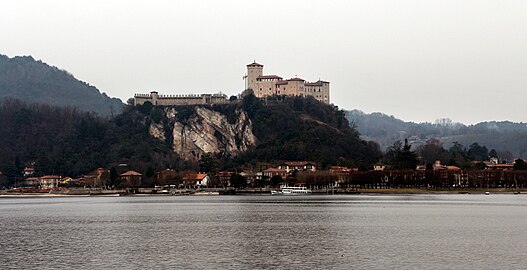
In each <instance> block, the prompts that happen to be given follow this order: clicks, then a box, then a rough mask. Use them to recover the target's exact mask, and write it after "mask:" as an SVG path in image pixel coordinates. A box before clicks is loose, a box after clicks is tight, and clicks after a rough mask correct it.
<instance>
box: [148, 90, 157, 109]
mask: <svg viewBox="0 0 527 270" xmlns="http://www.w3.org/2000/svg"><path fill="white" fill-rule="evenodd" d="M158 97H159V94H158V93H157V91H152V92H150V98H151V99H152V105H154V106H156V105H157V99H158Z"/></svg>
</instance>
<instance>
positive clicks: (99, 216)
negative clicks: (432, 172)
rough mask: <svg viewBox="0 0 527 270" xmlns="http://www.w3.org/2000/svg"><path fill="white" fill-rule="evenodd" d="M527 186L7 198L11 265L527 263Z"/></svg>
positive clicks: (6, 246) (4, 260) (2, 205)
mask: <svg viewBox="0 0 527 270" xmlns="http://www.w3.org/2000/svg"><path fill="white" fill-rule="evenodd" d="M526 252H527V195H512V194H511V195H494V194H493V195H490V196H485V195H399V196H386V195H376V196H367V195H354V196H344V195H338V196H318V195H312V196H298V197H295V196H292V197H287V196H204V197H200V196H188V197H53V198H2V199H0V265H1V268H2V269H164V268H172V269H521V268H526V267H527V262H526V261H525V253H526Z"/></svg>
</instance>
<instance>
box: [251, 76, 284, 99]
mask: <svg viewBox="0 0 527 270" xmlns="http://www.w3.org/2000/svg"><path fill="white" fill-rule="evenodd" d="M277 82H278V80H277V79H262V80H259V81H257V82H256V89H253V92H254V93H255V96H257V97H265V96H272V95H275V94H276V83H277Z"/></svg>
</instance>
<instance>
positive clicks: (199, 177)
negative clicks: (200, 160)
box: [183, 173, 207, 180]
mask: <svg viewBox="0 0 527 270" xmlns="http://www.w3.org/2000/svg"><path fill="white" fill-rule="evenodd" d="M205 177H207V174H205V173H198V174H189V175H187V176H185V177H183V179H184V180H203V179H205Z"/></svg>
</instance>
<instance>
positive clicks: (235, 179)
mask: <svg viewBox="0 0 527 270" xmlns="http://www.w3.org/2000/svg"><path fill="white" fill-rule="evenodd" d="M231 185H232V186H233V187H235V188H244V187H246V186H247V180H246V179H245V177H243V176H241V175H239V174H237V173H235V174H232V175H231Z"/></svg>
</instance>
